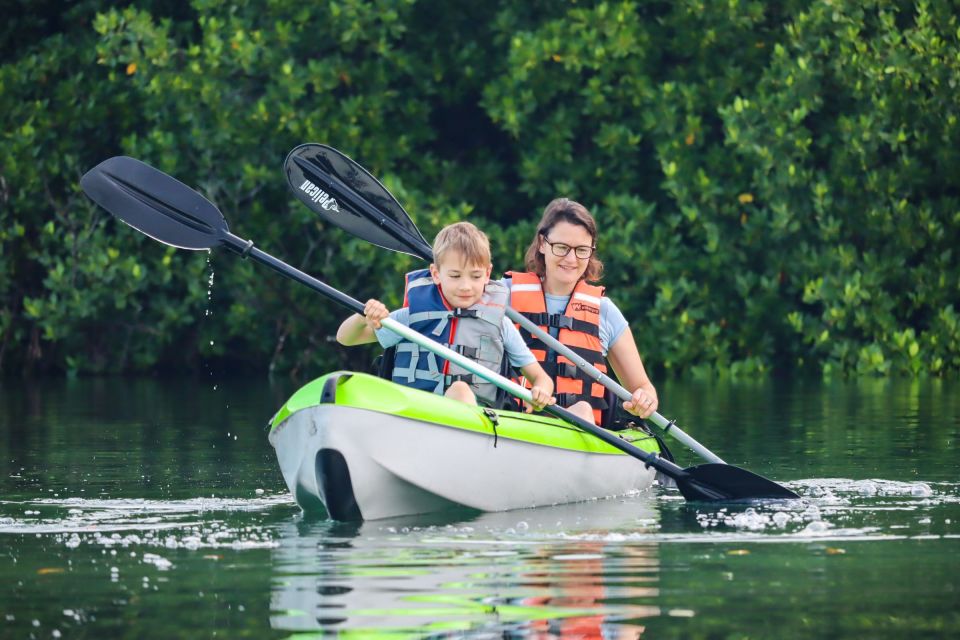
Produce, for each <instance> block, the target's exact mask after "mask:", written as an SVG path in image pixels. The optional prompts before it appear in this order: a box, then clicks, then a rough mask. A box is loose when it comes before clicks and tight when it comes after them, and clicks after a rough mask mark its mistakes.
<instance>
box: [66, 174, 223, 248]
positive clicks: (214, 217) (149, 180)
mask: <svg viewBox="0 0 960 640" xmlns="http://www.w3.org/2000/svg"><path fill="white" fill-rule="evenodd" d="M80 187H81V188H82V189H83V191H84V193H86V194H87V195H88V196H89V197H90V199H91V200H93V201H94V202H96V203H97V204H98V205H100V206H101V207H103V208H104V209H106V210H107V211H109V212H110V213H112V214H113V215H115V216H116V217H118V218H120V219H121V220H123V221H124V222H126V223H127V224H128V225H130V226H131V227H133V228H134V229H136V230H137V231H140V232H142V233H144V234H146V235H148V236H150V237H151V238H153V239H154V240H159V241H160V242H163V243H164V244H169V245H171V246H174V247H179V248H181V249H210V248H212V247H215V246H217V245H218V244H220V242H221V240H222V238H223V237H224V234H226V233H227V230H228V229H227V221H226V220H225V219H224V217H223V214H222V213H220V211H219V209H217V208H216V207H215V206H214V205H213V203H212V202H210V201H209V200H207V199H206V198H204V197H203V196H202V195H200V194H199V193H197V192H196V191H194V190H193V189H191V188H190V187H188V186H187V185H185V184H183V183H182V182H180V181H179V180H176V179H175V178H171V177H170V176H168V175H167V174H165V173H163V172H161V171H158V170H157V169H154V168H153V167H151V166H150V165H148V164H145V163H143V162H140V161H139V160H136V159H134V158H128V157H126V156H116V157H113V158H110V159H108V160H104V161H103V162H101V163H100V164H98V165H97V166H95V167H94V168H93V169H91V170H90V171H88V172H87V173H86V175H84V176H83V178H81V180H80Z"/></svg>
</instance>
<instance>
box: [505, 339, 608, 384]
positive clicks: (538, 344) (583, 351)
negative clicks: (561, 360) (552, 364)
mask: <svg viewBox="0 0 960 640" xmlns="http://www.w3.org/2000/svg"><path fill="white" fill-rule="evenodd" d="M521 335H522V337H523V341H524V342H526V343H527V346H528V347H530V350H531V351H534V350H538V351H543V352H545V354H546V356H545V357H544V360H546V361H548V362H549V361H551V360H556V357H551V355H552V356H556V352H555V351H553V349H551V348H550V347H549V346H547V345H546V344H545V343H544V342H543V341H541V340H540V339H539V338H537V337H536V336H531V335H530V334H529V333H524V332H521ZM566 347H567V348H568V349H570V350H571V351H573V352H574V353H575V354H577V355H578V356H580V357H581V358H583V359H584V360H586V361H587V362H589V363H590V364H592V365H593V366H595V367H597V368H598V369H600V370H601V371H606V368H607V361H606V359H605V358H604V357H603V354H602V353H600V352H599V351H594V350H593V349H587V348H586V347H572V346H570V345H566ZM534 355H536V353H534ZM538 360H539V358H538ZM540 364H546V363H545V362H541V363H540ZM601 365H602V366H601ZM570 377H571V378H576V377H579V374H578V375H573V376H570Z"/></svg>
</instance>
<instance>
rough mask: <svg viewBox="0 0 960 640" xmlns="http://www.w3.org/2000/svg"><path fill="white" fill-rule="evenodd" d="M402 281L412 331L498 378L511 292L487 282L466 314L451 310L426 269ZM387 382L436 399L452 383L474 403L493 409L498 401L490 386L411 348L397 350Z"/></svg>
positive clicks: (405, 344)
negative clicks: (471, 396) (471, 394)
mask: <svg viewBox="0 0 960 640" xmlns="http://www.w3.org/2000/svg"><path fill="white" fill-rule="evenodd" d="M406 279H407V289H406V295H405V296H404V298H405V303H406V306H407V307H409V308H410V328H412V329H415V330H416V331H418V332H420V333H422V334H423V335H425V336H427V337H428V338H431V339H433V340H435V341H437V342H439V343H440V344H443V345H445V346H448V347H450V348H451V349H453V350H454V351H456V352H457V353H460V354H462V355H463V356H466V357H467V358H470V359H471V360H473V361H475V362H478V363H480V364H481V365H483V366H484V367H486V368H488V369H491V370H492V371H494V372H497V373H499V372H500V366H501V364H502V363H503V332H502V326H501V323H502V320H503V314H504V311H505V307H506V304H507V300H508V299H509V297H510V292H509V290H508V289H507V288H506V287H505V286H504V285H503V284H501V283H499V282H492V281H491V282H488V283H487V286H486V288H485V289H484V293H483V297H482V298H481V299H480V301H479V302H478V303H476V304H475V305H473V306H471V307H468V308H466V309H451V308H450V307H449V305H448V304H447V303H446V301H445V300H444V299H443V294H441V293H440V287H439V286H437V285H436V284H434V282H433V279H432V278H431V277H430V270H429V269H420V270H418V271H412V272H410V273H408V274H407V276H406ZM391 378H392V380H393V381H394V382H397V383H399V384H403V385H406V386H408V387H414V388H415V389H422V390H424V391H431V392H433V393H439V394H443V392H444V391H446V389H447V387H449V386H450V385H451V384H453V383H454V382H455V381H457V380H463V381H464V382H466V383H467V384H469V385H470V388H471V389H473V392H474V393H475V394H476V396H477V399H478V400H485V401H487V402H488V403H493V402H495V401H496V396H497V387H496V386H494V385H493V384H492V383H490V382H487V381H486V380H483V379H482V378H480V377H479V376H475V375H474V374H472V373H470V372H469V371H467V370H466V369H463V368H462V367H459V366H457V365H456V364H454V363H452V362H447V361H446V360H443V359H442V358H438V357H437V356H435V355H434V354H433V353H431V352H429V351H427V350H426V349H423V348H421V347H420V346H418V345H416V344H413V343H412V342H401V343H400V344H398V345H397V347H396V355H395V356H394V364H393V373H392V375H391Z"/></svg>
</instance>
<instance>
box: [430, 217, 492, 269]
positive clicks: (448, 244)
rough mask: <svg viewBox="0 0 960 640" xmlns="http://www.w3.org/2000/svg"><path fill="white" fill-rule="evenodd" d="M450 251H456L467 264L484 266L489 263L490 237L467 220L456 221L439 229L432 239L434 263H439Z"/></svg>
mask: <svg viewBox="0 0 960 640" xmlns="http://www.w3.org/2000/svg"><path fill="white" fill-rule="evenodd" d="M450 251H456V252H458V253H459V254H460V255H461V256H462V257H463V259H464V261H465V262H466V264H468V265H476V266H479V267H486V266H489V265H490V264H491V260H490V239H489V238H487V234H485V233H484V232H483V231H480V229H477V227H476V226H475V225H473V224H471V223H469V222H456V223H454V224H450V225H447V226H445V227H444V228H443V229H440V233H438V234H437V237H436V239H434V241H433V262H434V264H440V262H441V261H442V260H443V256H444V255H446V254H447V253H448V252H450Z"/></svg>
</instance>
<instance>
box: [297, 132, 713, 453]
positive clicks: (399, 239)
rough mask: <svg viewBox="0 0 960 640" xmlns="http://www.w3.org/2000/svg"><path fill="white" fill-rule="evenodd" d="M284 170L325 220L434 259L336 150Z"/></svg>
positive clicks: (620, 393) (308, 150)
mask: <svg viewBox="0 0 960 640" xmlns="http://www.w3.org/2000/svg"><path fill="white" fill-rule="evenodd" d="M284 171H285V172H286V174H287V183H288V184H289V185H290V188H291V189H292V190H293V192H294V194H296V196H297V198H298V199H299V200H300V201H301V202H303V203H304V204H305V205H306V206H307V207H308V208H309V209H310V210H311V211H313V212H314V213H316V214H318V215H319V216H320V217H321V218H323V219H324V220H326V221H327V222H330V223H332V224H334V225H336V226H338V227H340V228H342V229H344V230H346V231H348V232H350V233H352V234H353V235H355V236H358V237H360V238H363V239H364V240H367V241H369V242H371V243H373V244H375V245H377V246H380V247H384V248H386V249H390V250H392V251H399V252H402V253H409V254H411V255H413V256H416V257H418V258H422V259H423V260H426V261H427V262H432V261H433V249H432V248H431V247H430V245H429V244H428V243H427V241H426V240H425V239H424V238H423V235H422V234H421V233H420V230H419V229H417V227H416V225H415V224H414V223H413V220H412V219H411V218H410V216H409V214H407V212H406V211H405V210H404V208H403V207H402V206H401V205H400V203H399V202H397V199H396V198H394V197H393V194H391V193H390V192H389V191H387V189H386V187H384V186H383V185H382V184H381V183H380V181H378V180H377V179H376V178H374V177H373V176H372V175H371V174H370V173H369V172H368V171H367V170H366V169H364V168H363V167H361V166H360V165H359V164H357V163H356V162H354V161H353V160H352V159H350V158H348V157H347V156H345V155H343V154H342V153H340V152H339V151H337V150H336V149H334V148H332V147H328V146H326V145H322V144H313V143H308V144H302V145H300V146H299V147H297V148H295V149H294V150H293V151H291V152H290V153H289V155H287V159H286V161H285V162H284ZM331 203H332V204H331ZM507 316H508V317H509V318H510V319H511V320H513V321H514V322H516V323H518V324H519V325H520V326H522V327H523V328H524V329H526V330H527V331H529V332H530V333H532V334H533V335H535V336H537V337H538V338H540V340H542V341H543V342H544V343H546V344H547V345H549V346H550V348H551V349H553V350H554V351H556V352H557V353H559V354H561V355H563V356H564V357H566V358H568V359H569V360H570V361H571V362H573V363H574V364H576V365H577V366H578V367H579V368H580V369H581V370H582V371H585V372H586V373H587V374H588V375H590V376H591V377H592V378H593V379H594V380H596V381H597V382H599V383H600V384H602V385H603V386H605V387H606V388H608V389H610V390H611V391H613V393H614V394H615V395H616V396H617V397H618V398H620V399H621V400H624V401H627V400H630V399H631V398H632V397H633V394H631V393H630V392H629V391H627V390H626V389H625V388H623V387H622V386H621V385H620V384H618V383H617V382H616V381H615V380H613V379H612V378H610V377H609V376H607V375H606V374H604V373H603V372H602V371H600V370H599V369H597V368H596V367H594V366H593V365H592V364H590V363H589V362H587V361H586V360H585V359H584V358H583V357H582V356H580V355H578V354H577V353H575V352H574V351H573V350H571V349H570V348H569V347H567V346H566V345H565V344H563V343H561V342H560V341H559V340H557V339H556V338H554V337H553V336H551V335H550V334H549V333H547V332H546V331H544V330H543V329H541V328H540V327H538V326H537V325H535V324H534V323H533V322H531V321H530V320H529V319H528V318H526V317H525V316H523V315H522V314H521V313H520V312H519V311H517V310H515V309H512V308H510V307H507ZM646 419H647V420H649V421H650V422H651V423H653V424H654V425H655V426H656V427H658V428H659V429H660V431H661V432H662V433H666V434H669V435H670V436H672V437H673V438H674V439H676V440H678V441H679V442H681V443H683V444H684V445H686V446H687V447H688V448H690V449H691V450H692V451H693V452H694V453H696V454H698V455H699V456H700V457H702V458H703V459H704V460H706V461H708V462H714V463H717V464H724V462H723V460H721V459H720V457H719V456H717V455H716V454H714V453H713V452H712V451H710V450H709V449H707V448H706V447H705V446H703V445H702V444H700V443H699V442H697V441H696V440H694V439H693V438H692V437H691V436H689V435H687V434H686V433H685V432H684V431H683V430H682V429H680V427H678V426H676V424H675V423H674V422H673V421H672V420H667V419H666V418H664V417H663V416H662V415H660V414H659V413H656V412H654V413H653V414H651V415H650V416H649V417H648V418H646Z"/></svg>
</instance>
